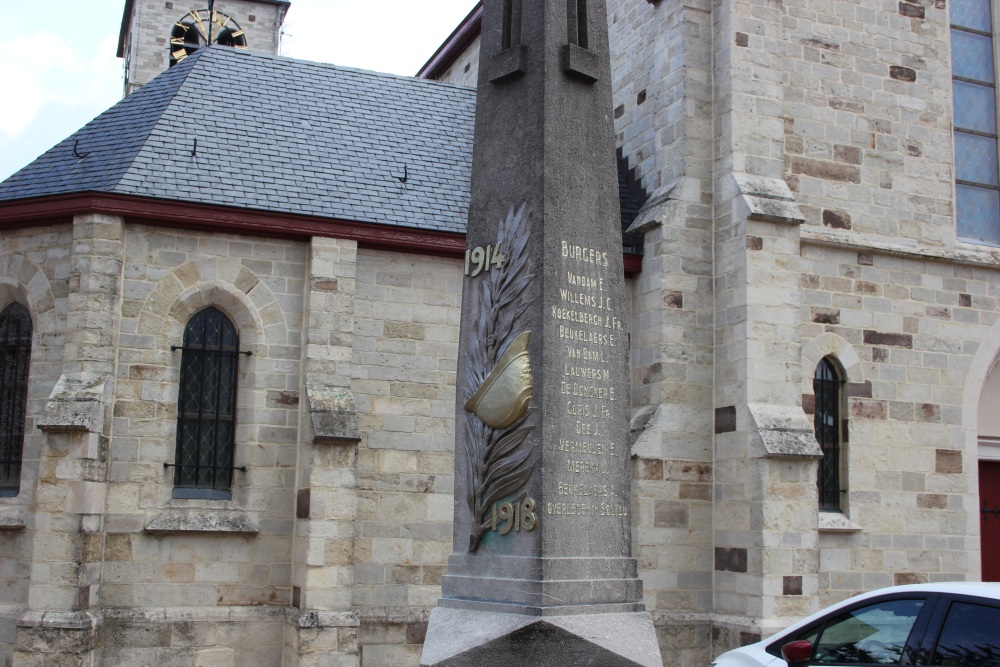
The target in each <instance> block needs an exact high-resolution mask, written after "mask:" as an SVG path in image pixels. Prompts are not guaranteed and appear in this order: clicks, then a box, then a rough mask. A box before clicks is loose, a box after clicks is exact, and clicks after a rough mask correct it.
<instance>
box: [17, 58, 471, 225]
mask: <svg viewBox="0 0 1000 667" xmlns="http://www.w3.org/2000/svg"><path fill="white" fill-rule="evenodd" d="M475 104H476V93H475V90H473V89H470V88H462V87H457V86H453V85H449V84H442V83H439V82H434V81H426V80H422V79H413V78H408V77H399V76H394V75H390V74H378V73H374V72H365V71H360V70H353V69H347V68H342V67H336V66H333V65H327V64H321V63H314V62H307V61H300V60H293V59H290V58H282V57H276V56H270V55H264V54H259V53H248V52H241V51H238V50H236V49H231V48H225V47H209V48H203V49H200V50H198V51H197V52H195V53H194V54H193V55H191V56H190V57H188V58H186V59H185V60H184V61H183V62H181V63H180V64H178V65H177V66H175V67H173V68H171V69H170V70H168V71H167V72H164V73H163V74H161V75H160V76H158V77H157V78H156V79H154V80H153V81H151V82H150V83H148V84H146V85H145V86H143V87H142V88H141V89H140V90H139V91H137V92H135V93H133V94H132V95H130V96H128V97H127V98H125V99H124V100H122V101H121V102H119V103H118V104H116V105H115V106H113V107H112V108H111V109H109V110H108V111H106V112H104V113H103V114H101V115H100V116H98V117H97V118H95V119H94V120H93V121H91V122H90V123H88V124H87V125H86V126H84V127H83V128H82V129H81V130H79V131H78V132H76V133H75V134H73V135H72V136H70V137H69V138H68V139H66V140H65V141H63V142H61V143H60V144H58V145H57V146H55V147H54V148H52V149H51V150H49V151H48V152H46V153H45V154H43V155H42V156H41V157H39V158H38V159H37V160H35V161H34V162H33V163H31V164H30V165H28V166H27V167H25V168H24V169H22V170H21V171H19V172H18V173H16V174H14V175H13V176H11V177H10V178H9V179H7V180H6V181H4V182H3V183H0V201H4V200H13V199H24V198H31V197H41V196H49V195H58V194H68V193H77V192H87V191H97V192H104V193H114V194H123V195H135V196H141V197H153V198H158V199H170V200H183V201H187V202H196V203H203V204H220V205H226V206H234V207H245V208H250V209H256V210H261V211H274V212H280V213H292V214H303V215H310V216H318V217H324V218H336V219H340V220H350V221H355V222H371V223H378V224H387V225H396V226H405V227H417V228H422V229H429V230H438V231H451V232H464V231H465V226H466V215H467V212H468V199H469V190H470V184H471V172H472V137H473V128H474V125H475V123H474V117H475ZM196 141H197V145H196V144H195V142H196ZM192 153H194V155H192ZM79 156H83V157H79ZM403 178H405V182H404V181H403V180H401V179H403Z"/></svg>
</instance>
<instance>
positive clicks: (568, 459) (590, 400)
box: [544, 241, 631, 520]
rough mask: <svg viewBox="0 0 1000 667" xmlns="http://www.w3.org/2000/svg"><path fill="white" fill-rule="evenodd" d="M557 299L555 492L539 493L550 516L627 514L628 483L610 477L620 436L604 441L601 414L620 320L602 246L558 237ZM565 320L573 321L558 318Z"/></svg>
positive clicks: (611, 396)
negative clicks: (560, 414)
mask: <svg viewBox="0 0 1000 667" xmlns="http://www.w3.org/2000/svg"><path fill="white" fill-rule="evenodd" d="M560 260H561V261H562V266H563V271H562V278H561V284H560V287H559V304H558V305H553V306H552V309H551V313H550V316H551V317H552V319H554V320H555V321H556V324H557V326H558V327H559V337H560V339H562V340H564V341H565V343H564V344H563V345H562V348H561V352H562V359H561V360H560V361H561V364H560V365H561V368H562V378H561V379H560V382H559V393H560V395H561V396H562V398H563V402H562V409H563V411H564V413H565V415H566V416H567V417H569V418H570V419H568V420H566V421H565V422H564V426H563V429H562V432H561V433H560V438H559V441H558V443H555V444H553V445H552V447H554V453H553V454H552V455H551V459H552V460H555V461H558V464H557V466H556V468H555V469H554V470H553V472H554V474H555V477H556V485H555V488H556V494H557V496H558V497H557V498H551V499H550V498H547V499H545V508H544V509H545V515H546V516H547V517H549V516H551V517H553V519H554V520H563V519H564V518H565V519H570V520H572V519H573V518H575V517H592V516H620V517H626V516H628V513H629V504H630V503H629V494H630V491H631V489H628V488H624V486H623V485H621V484H618V485H616V484H615V483H614V482H613V481H611V480H612V479H613V478H614V477H616V474H615V470H616V468H617V466H619V460H618V457H619V454H620V443H616V442H613V441H611V440H609V439H608V438H609V436H610V431H609V429H608V420H609V419H611V417H612V404H613V403H615V402H616V401H617V400H618V399H619V397H618V396H616V395H615V387H614V384H613V374H612V368H611V363H610V357H611V355H610V354H605V351H606V349H607V348H612V347H615V346H618V345H621V344H623V342H624V341H625V337H624V336H622V332H623V329H624V327H623V325H622V319H621V317H619V315H618V314H617V309H618V308H619V307H620V304H617V303H615V301H614V299H612V297H611V295H610V290H608V289H606V286H608V285H610V283H609V279H610V276H608V275H606V273H607V267H608V264H609V263H608V254H607V252H604V251H600V250H596V249H594V248H588V247H584V246H580V245H575V244H573V243H570V242H569V241H562V243H561V256H560ZM565 322H572V323H573V324H574V326H570V325H567V324H564V323H565Z"/></svg>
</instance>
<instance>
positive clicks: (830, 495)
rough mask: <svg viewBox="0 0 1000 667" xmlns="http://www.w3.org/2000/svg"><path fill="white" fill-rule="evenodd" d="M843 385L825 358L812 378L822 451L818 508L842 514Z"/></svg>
mask: <svg viewBox="0 0 1000 667" xmlns="http://www.w3.org/2000/svg"><path fill="white" fill-rule="evenodd" d="M843 386H844V382H843V380H841V379H840V373H838V372H837V368H836V367H835V366H834V364H833V362H832V361H831V359H830V358H829V357H824V358H823V359H822V360H821V361H820V362H819V364H818V365H817V366H816V374H815V375H814V376H813V391H814V393H815V395H816V412H815V415H814V417H815V420H814V422H813V423H814V428H815V430H816V440H817V441H818V442H819V446H820V449H821V450H822V451H823V458H822V459H820V462H819V473H818V477H817V484H818V486H819V508H820V509H821V510H828V511H839V510H841V509H843V506H842V504H841V495H842V488H841V480H842V477H843V470H842V465H843V461H842V456H843V447H842V445H843V440H844V437H843V436H844V424H843V421H842V416H841V413H842V411H841V404H842V401H843V395H842V394H843Z"/></svg>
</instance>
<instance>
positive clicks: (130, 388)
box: [101, 225, 306, 664]
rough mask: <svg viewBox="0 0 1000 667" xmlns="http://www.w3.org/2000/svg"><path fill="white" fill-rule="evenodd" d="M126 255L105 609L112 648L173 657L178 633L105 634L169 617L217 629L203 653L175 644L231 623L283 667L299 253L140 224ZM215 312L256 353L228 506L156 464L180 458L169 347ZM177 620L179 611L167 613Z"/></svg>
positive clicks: (174, 359)
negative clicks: (201, 314) (197, 496)
mask: <svg viewBox="0 0 1000 667" xmlns="http://www.w3.org/2000/svg"><path fill="white" fill-rule="evenodd" d="M125 253H126V256H125V267H124V298H123V302H122V325H121V328H122V332H121V340H120V345H119V352H118V355H119V360H118V377H117V381H116V402H115V413H114V414H115V418H114V438H113V441H112V446H111V472H110V480H109V485H108V486H109V489H108V499H107V539H106V556H105V558H106V564H105V572H104V589H103V594H102V599H101V602H102V604H103V605H104V606H106V607H109V608H113V609H123V610H128V613H121V614H118V615H115V614H114V613H112V614H111V616H112V618H113V619H114V623H113V625H114V627H116V628H118V630H116V631H115V632H118V633H119V634H115V633H112V634H110V635H109V637H108V642H109V643H108V644H107V646H106V653H107V654H108V655H116V656H119V659H121V660H126V659H127V660H139V659H140V654H142V655H147V654H150V655H151V654H153V653H155V654H156V655H159V656H161V657H162V656H166V655H168V654H170V653H172V652H174V651H176V650H178V649H179V648H180V647H181V646H182V644H183V641H184V640H183V638H184V637H186V636H187V635H185V634H184V632H185V630H184V629H183V627H179V626H176V627H174V629H173V630H170V629H163V628H160V629H158V630H157V631H156V633H153V634H154V635H155V637H157V638H158V639H156V640H153V639H149V640H148V641H146V642H145V643H138V644H136V643H131V644H130V643H128V642H126V643H125V644H119V643H117V642H116V640H115V637H118V636H121V637H129V636H130V635H131V634H135V633H140V634H141V632H140V631H139V629H140V628H142V627H144V624H149V623H157V622H159V623H167V624H168V625H170V624H171V623H172V622H173V621H174V620H184V621H190V622H195V623H197V622H202V621H204V622H212V623H214V624H216V625H218V626H219V635H218V637H216V638H215V639H212V641H209V639H211V638H204V640H205V642H206V643H205V644H204V645H201V644H199V643H198V642H200V641H202V639H203V638H202V636H201V635H200V634H198V633H195V634H193V635H191V636H190V642H188V643H187V644H185V645H184V648H186V649H190V650H192V651H194V650H203V649H204V650H208V649H211V648H212V647H213V646H214V645H215V644H216V643H217V642H221V640H220V639H219V638H221V637H222V636H223V635H224V634H226V633H232V632H236V630H233V629H226V628H225V627H223V626H225V624H226V621H229V620H232V622H234V623H239V624H249V625H247V627H248V628H253V629H252V630H247V632H248V633H253V634H254V635H256V636H257V637H258V639H257V641H256V643H255V646H254V651H256V655H258V658H256V659H257V660H260V659H261V658H260V657H259V656H261V655H266V654H268V652H270V654H273V657H274V663H273V664H277V662H278V661H280V651H281V641H282V621H283V614H284V612H283V611H282V613H281V614H277V615H276V614H275V613H273V612H270V611H268V608H278V609H282V610H283V609H284V608H287V607H289V606H290V605H291V548H292V539H291V538H292V518H293V516H294V512H295V510H294V497H295V465H296V457H297V453H298V447H297V445H298V421H299V406H298V402H299V383H300V373H299V369H300V357H301V326H302V324H301V323H302V317H303V307H302V303H303V293H304V273H303V270H304V267H305V254H306V246H305V244H302V243H291V242H288V241H281V240H267V239H254V238H246V237H238V236H230V235H224V234H195V233H191V232H179V231H169V230H162V229H155V228H151V227H145V226H141V225H134V226H129V228H128V234H127V239H126V251H125ZM209 305H214V306H215V307H217V308H219V309H221V310H222V311H224V312H225V313H226V314H227V315H228V316H229V317H230V318H231V319H232V321H233V323H234V324H235V325H236V327H237V330H238V331H239V334H240V348H241V350H245V351H248V352H251V353H252V355H251V356H249V357H242V358H241V361H240V374H239V380H238V411H237V432H236V449H235V452H236V453H235V465H236V467H237V468H242V467H244V466H245V468H246V470H245V471H242V470H237V471H235V473H234V482H233V494H232V495H233V497H232V500H230V501H220V500H185V499H175V498H172V488H173V478H172V472H173V469H172V468H167V467H165V466H164V464H165V463H167V464H172V463H173V462H174V456H175V447H176V439H175V426H176V418H177V412H176V409H177V408H176V403H177V394H178V384H177V383H178V374H179V366H180V358H181V353H180V352H179V351H175V350H172V349H171V346H179V345H181V344H182V343H183V332H184V327H185V326H186V324H187V322H188V320H189V319H190V318H191V316H193V315H194V314H195V313H197V312H198V311H200V310H202V309H203V308H205V307H207V306H209ZM178 610H186V611H185V612H184V613H183V614H180V616H179V617H178V618H173V616H177V615H178V613H179V612H178ZM172 615H173V616H172ZM180 617H183V618H180ZM133 621H134V622H135V624H136V625H133ZM178 633H179V634H178ZM161 635H162V636H161ZM266 637H271V640H273V641H271V642H270V643H268V642H266V641H264V639H265V638H266ZM168 639H169V641H168ZM161 640H162V641H161ZM228 646H229V648H233V649H236V650H243V649H238V648H237V647H236V646H235V645H232V644H228ZM133 649H135V651H137V652H136V653H132V652H131V651H133ZM140 649H142V650H140ZM237 664H239V661H237ZM261 664H265V663H261ZM267 664H272V663H269V662H268V663H267Z"/></svg>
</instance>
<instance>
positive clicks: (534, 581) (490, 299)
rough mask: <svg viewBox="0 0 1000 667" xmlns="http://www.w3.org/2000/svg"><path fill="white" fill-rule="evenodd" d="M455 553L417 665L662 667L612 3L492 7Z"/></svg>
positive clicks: (468, 272)
mask: <svg viewBox="0 0 1000 667" xmlns="http://www.w3.org/2000/svg"><path fill="white" fill-rule="evenodd" d="M483 4H484V11H483V22H482V45H481V47H480V67H479V84H478V101H477V110H476V135H475V148H474V152H473V170H472V200H471V205H470V209H469V227H468V250H467V253H466V260H465V285H464V290H463V301H462V329H461V338H460V344H459V363H458V382H457V385H458V396H457V401H456V402H457V406H456V424H455V432H456V437H455V440H456V442H455V524H454V547H453V554H452V556H451V557H450V558H449V561H448V573H447V575H446V576H445V578H444V581H443V594H442V597H441V599H440V602H439V604H438V607H437V608H435V609H434V611H433V612H432V614H431V619H430V624H429V627H428V632H427V639H426V642H425V644H424V649H423V654H422V655H421V665H423V666H425V667H431V666H435V667H471V666H479V665H483V666H485V665H489V666H490V667H515V666H516V667H532V666H535V665H538V666H541V665H545V666H546V667H563V666H566V667H569V666H571V665H572V666H576V665H584V664H588V665H601V666H602V667H619V666H622V667H625V666H636V665H641V666H642V667H654V666H655V667H660V665H661V664H662V663H661V660H660V653H659V649H658V647H657V642H656V637H655V633H654V629H653V625H652V620H651V618H650V615H649V614H648V613H647V612H646V611H645V607H644V606H643V603H642V583H641V581H640V580H639V578H638V576H637V569H636V561H635V560H634V559H633V558H632V555H631V502H630V495H631V478H630V474H629V454H628V429H629V373H628V333H627V331H626V328H625V327H626V312H625V310H626V301H625V286H624V276H623V266H622V237H621V222H620V212H619V202H618V181H617V172H616V165H615V158H614V154H615V153H614V143H613V141H614V139H613V127H612V120H611V109H612V103H611V72H610V59H609V56H608V30H607V8H606V5H605V0H485V1H484V3H483Z"/></svg>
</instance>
